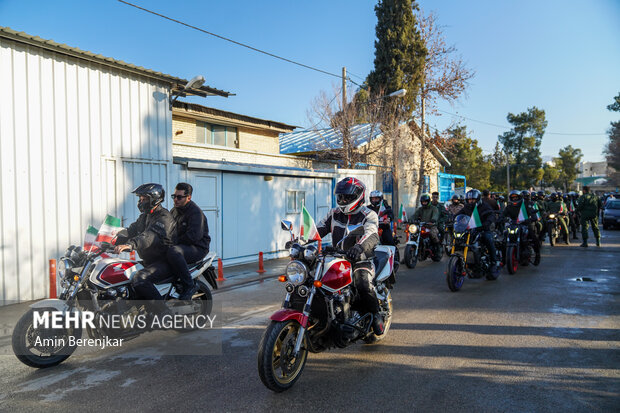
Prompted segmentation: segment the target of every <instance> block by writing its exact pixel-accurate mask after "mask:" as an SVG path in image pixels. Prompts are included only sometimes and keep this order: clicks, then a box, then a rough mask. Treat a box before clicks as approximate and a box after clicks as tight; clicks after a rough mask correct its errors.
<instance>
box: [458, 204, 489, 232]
mask: <svg viewBox="0 0 620 413" xmlns="http://www.w3.org/2000/svg"><path fill="white" fill-rule="evenodd" d="M475 206H476V204H475V203H472V204H470V203H466V204H465V206H464V207H463V209H461V211H460V212H459V214H464V215H468V216H471V214H472V213H473V212H474V207H475ZM478 214H479V215H480V220H481V221H482V228H483V229H484V230H485V231H489V230H490V229H491V224H492V223H494V222H495V213H494V212H493V209H492V208H491V207H490V206H489V204H487V203H486V202H480V204H478Z"/></svg>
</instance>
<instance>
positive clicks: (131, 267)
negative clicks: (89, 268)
mask: <svg viewBox="0 0 620 413" xmlns="http://www.w3.org/2000/svg"><path fill="white" fill-rule="evenodd" d="M142 268H143V267H142V265H141V264H138V263H136V262H133V261H127V260H120V259H117V258H104V259H102V260H99V262H97V264H96V265H95V269H94V270H93V272H92V273H91V275H90V281H91V282H92V283H93V284H95V285H96V286H98V287H101V288H110V287H117V286H119V285H123V284H127V283H129V282H130V281H131V277H132V276H133V274H134V273H135V272H136V271H138V270H140V269H142Z"/></svg>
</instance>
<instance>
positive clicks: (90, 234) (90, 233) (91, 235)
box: [84, 225, 99, 250]
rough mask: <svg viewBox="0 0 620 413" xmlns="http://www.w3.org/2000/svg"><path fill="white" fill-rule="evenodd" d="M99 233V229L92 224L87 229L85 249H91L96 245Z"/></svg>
mask: <svg viewBox="0 0 620 413" xmlns="http://www.w3.org/2000/svg"><path fill="white" fill-rule="evenodd" d="M98 233H99V231H97V228H95V227H93V226H92V225H89V226H88V229H87V230H86V235H84V249H85V250H87V249H88V250H90V249H91V248H92V247H94V246H96V242H95V241H96V239H97V234H98Z"/></svg>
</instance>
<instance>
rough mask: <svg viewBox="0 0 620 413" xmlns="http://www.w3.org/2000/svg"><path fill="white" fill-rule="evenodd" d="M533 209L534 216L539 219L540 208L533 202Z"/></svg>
mask: <svg viewBox="0 0 620 413" xmlns="http://www.w3.org/2000/svg"><path fill="white" fill-rule="evenodd" d="M534 210H535V211H536V218H537V219H540V209H539V208H538V204H537V203H534Z"/></svg>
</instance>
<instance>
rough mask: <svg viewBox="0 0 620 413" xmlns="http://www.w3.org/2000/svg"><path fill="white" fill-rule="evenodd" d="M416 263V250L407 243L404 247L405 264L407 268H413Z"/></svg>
mask: <svg viewBox="0 0 620 413" xmlns="http://www.w3.org/2000/svg"><path fill="white" fill-rule="evenodd" d="M417 263H418V251H417V249H416V247H414V246H412V245H407V246H406V247H405V264H406V265H407V267H409V268H415V266H416V264H417Z"/></svg>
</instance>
